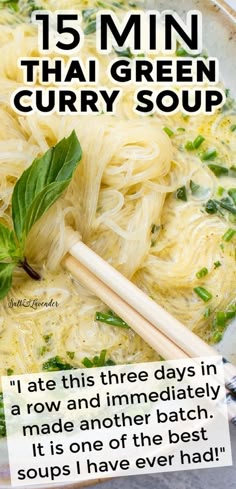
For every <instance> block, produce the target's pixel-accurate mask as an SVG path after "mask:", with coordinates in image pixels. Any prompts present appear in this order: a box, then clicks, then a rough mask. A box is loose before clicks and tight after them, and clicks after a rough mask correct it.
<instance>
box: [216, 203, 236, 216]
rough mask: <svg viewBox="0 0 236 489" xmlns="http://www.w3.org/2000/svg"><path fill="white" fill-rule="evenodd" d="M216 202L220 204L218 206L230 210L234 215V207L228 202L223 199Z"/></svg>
mask: <svg viewBox="0 0 236 489" xmlns="http://www.w3.org/2000/svg"><path fill="white" fill-rule="evenodd" d="M218 204H219V205H220V207H222V208H223V209H226V210H227V211H228V212H231V214H233V215H234V216H236V207H234V206H233V205H230V204H228V202H225V201H223V200H220V201H218Z"/></svg>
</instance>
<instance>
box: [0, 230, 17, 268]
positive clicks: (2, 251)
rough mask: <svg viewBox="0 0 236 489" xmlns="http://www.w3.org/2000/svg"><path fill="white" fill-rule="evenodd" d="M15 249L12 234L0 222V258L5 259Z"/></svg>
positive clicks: (9, 256)
mask: <svg viewBox="0 0 236 489" xmlns="http://www.w3.org/2000/svg"><path fill="white" fill-rule="evenodd" d="M15 251H16V244H15V240H14V234H13V232H12V231H10V229H8V228H7V227H6V226H4V225H3V224H1V223H0V260H6V259H8V258H11V256H12V255H13V254H14V252H15Z"/></svg>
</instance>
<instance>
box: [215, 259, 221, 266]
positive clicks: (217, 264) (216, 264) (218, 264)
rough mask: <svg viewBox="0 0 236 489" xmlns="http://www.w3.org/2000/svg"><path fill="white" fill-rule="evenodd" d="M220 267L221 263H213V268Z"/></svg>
mask: <svg viewBox="0 0 236 489" xmlns="http://www.w3.org/2000/svg"><path fill="white" fill-rule="evenodd" d="M221 266H222V264H221V262H220V261H219V260H218V261H215V263H214V267H215V268H219V267H221Z"/></svg>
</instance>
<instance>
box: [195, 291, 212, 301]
mask: <svg viewBox="0 0 236 489" xmlns="http://www.w3.org/2000/svg"><path fill="white" fill-rule="evenodd" d="M193 290H194V292H195V293H196V294H197V295H198V297H200V299H202V300H203V301H204V302H208V301H210V300H211V299H212V294H211V293H210V292H208V290H206V289H204V288H203V287H195V288H194V289H193Z"/></svg>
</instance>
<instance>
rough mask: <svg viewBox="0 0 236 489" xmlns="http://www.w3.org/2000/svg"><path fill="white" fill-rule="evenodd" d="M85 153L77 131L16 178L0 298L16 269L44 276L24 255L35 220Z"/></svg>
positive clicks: (0, 268)
mask: <svg viewBox="0 0 236 489" xmlns="http://www.w3.org/2000/svg"><path fill="white" fill-rule="evenodd" d="M81 157H82V150H81V146H80V143H79V141H78V138H77V136H76V133H75V131H73V132H72V133H71V135H70V136H69V137H68V138H67V139H66V138H64V139H62V140H61V141H60V142H59V143H58V144H56V146H54V147H52V148H50V149H49V150H48V151H47V152H46V153H45V154H44V155H43V156H41V157H40V158H36V159H35V160H34V161H33V163H32V165H31V166H30V167H29V168H28V169H27V170H25V171H24V173H23V174H22V175H21V177H20V178H19V180H18V181H17V183H16V185H15V187H14V190H13V195H12V220H13V230H9V229H8V228H7V227H6V226H4V225H3V224H1V223H0V299H3V298H4V297H5V296H6V295H7V294H8V292H9V290H10V288H11V285H12V278H13V272H14V270H15V269H16V268H17V267H21V268H23V269H24V270H25V272H26V273H27V274H28V275H29V276H30V277H31V278H32V279H34V280H39V279H40V278H41V277H40V275H39V274H38V272H36V271H35V270H33V268H32V267H31V266H30V265H29V263H28V261H27V258H26V256H25V247H26V240H27V237H28V235H29V232H30V231H31V229H32V227H33V226H34V224H35V223H36V222H37V221H38V220H39V219H40V218H41V217H42V216H43V215H44V214H45V213H46V212H47V211H48V210H49V209H50V207H52V205H53V204H54V203H55V202H56V200H57V199H58V198H59V197H60V196H61V195H62V193H63V192H64V191H65V190H66V188H67V187H68V185H69V183H70V182H71V179H72V177H73V174H74V172H75V170H76V168H77V166H78V164H79V161H80V160H81Z"/></svg>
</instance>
